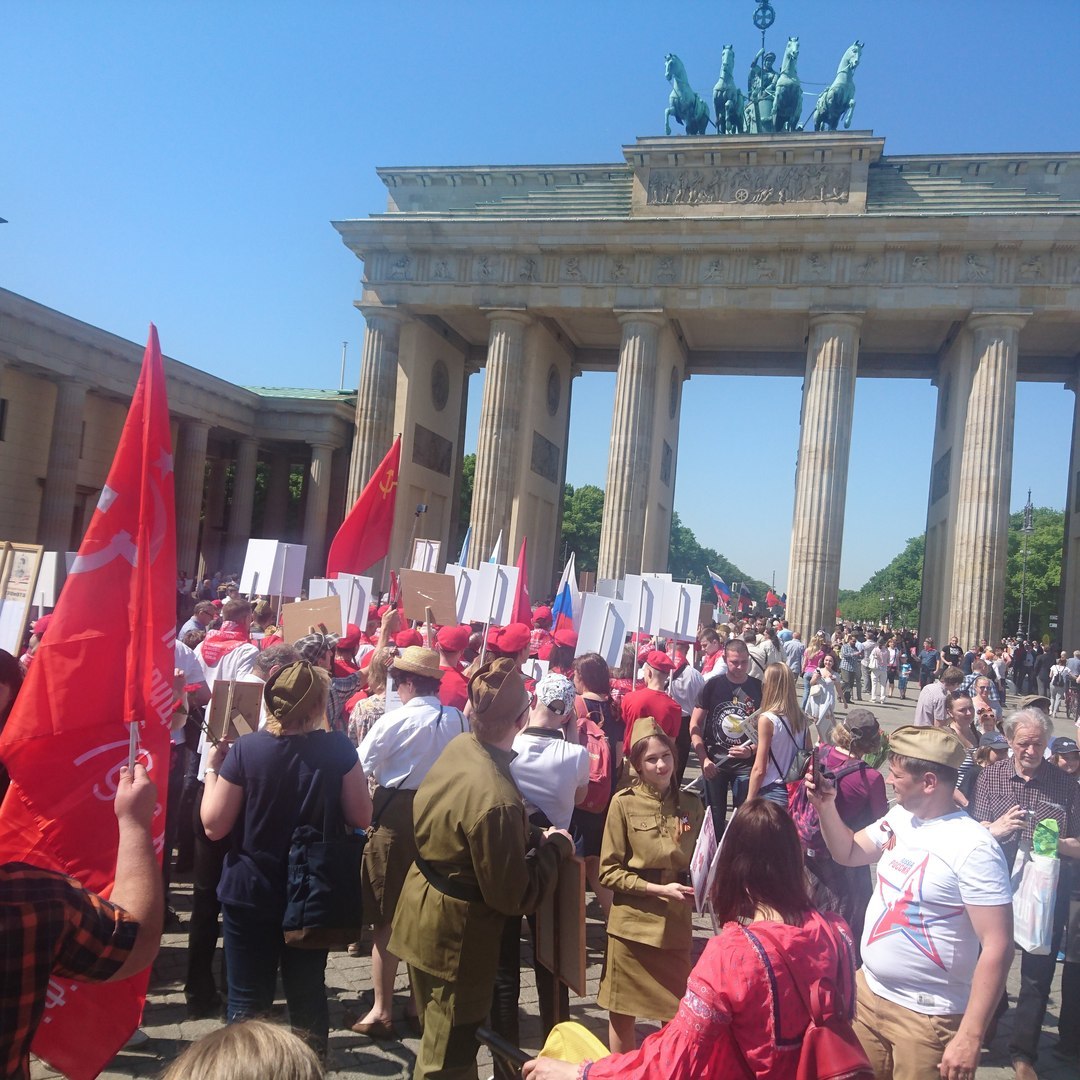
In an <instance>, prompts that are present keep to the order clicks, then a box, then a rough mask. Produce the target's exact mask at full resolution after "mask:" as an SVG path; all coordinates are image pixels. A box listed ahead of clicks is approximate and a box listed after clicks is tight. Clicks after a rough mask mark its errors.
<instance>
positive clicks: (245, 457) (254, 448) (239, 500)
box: [223, 439, 288, 570]
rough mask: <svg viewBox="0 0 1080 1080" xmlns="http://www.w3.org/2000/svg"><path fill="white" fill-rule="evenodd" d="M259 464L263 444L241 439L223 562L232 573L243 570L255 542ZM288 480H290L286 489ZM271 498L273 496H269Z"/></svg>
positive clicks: (237, 446)
mask: <svg viewBox="0 0 1080 1080" xmlns="http://www.w3.org/2000/svg"><path fill="white" fill-rule="evenodd" d="M258 464H259V444H258V441H257V440H255V439H240V440H238V442H237V445H236V469H235V472H234V474H233V489H232V504H231V506H230V507H229V532H228V537H227V540H226V543H225V551H224V554H223V558H225V559H226V560H227V561H228V564H229V565H228V567H226V569H228V570H240V569H241V568H242V567H243V565H244V555H245V554H246V553H247V542H248V540H250V539H251V510H252V507H253V505H254V501H255V469H256V467H257V466H258ZM287 484H288V479H287V478H286V485H287ZM267 495H268V498H269V493H267Z"/></svg>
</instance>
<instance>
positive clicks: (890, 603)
mask: <svg viewBox="0 0 1080 1080" xmlns="http://www.w3.org/2000/svg"><path fill="white" fill-rule="evenodd" d="M895 599H896V597H895V596H891V595H890V597H889V629H890V630H891V629H892V625H893V618H892V606H893V601H894V600H895Z"/></svg>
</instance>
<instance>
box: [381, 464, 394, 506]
mask: <svg viewBox="0 0 1080 1080" xmlns="http://www.w3.org/2000/svg"><path fill="white" fill-rule="evenodd" d="M396 487H397V478H396V477H395V476H394V470H393V469H388V470H387V472H386V475H385V476H384V477H383V478H382V483H381V484H379V490H380V491H381V492H382V496H383V498H384V499H385V498H386V497H387V496H388V495H389V494H390V492H391V491H393V490H394V488H396Z"/></svg>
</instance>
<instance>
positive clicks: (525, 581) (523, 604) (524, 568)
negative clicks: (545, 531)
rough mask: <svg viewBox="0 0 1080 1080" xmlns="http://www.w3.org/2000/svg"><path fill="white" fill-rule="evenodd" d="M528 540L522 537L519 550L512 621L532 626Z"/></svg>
mask: <svg viewBox="0 0 1080 1080" xmlns="http://www.w3.org/2000/svg"><path fill="white" fill-rule="evenodd" d="M527 542H528V537H525V536H523V537H522V538H521V550H520V551H519V552H518V557H517V569H518V585H517V597H516V598H515V600H514V614H513V616H512V617H511V619H510V621H511V622H519V623H524V624H525V625H526V626H532V601H531V600H530V599H529V563H528V560H527V558H526V555H525V545H526V543H527Z"/></svg>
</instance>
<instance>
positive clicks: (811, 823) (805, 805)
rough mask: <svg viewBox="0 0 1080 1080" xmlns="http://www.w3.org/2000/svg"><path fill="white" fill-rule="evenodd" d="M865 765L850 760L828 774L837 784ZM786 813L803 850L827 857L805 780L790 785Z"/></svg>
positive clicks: (819, 824) (826, 848)
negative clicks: (847, 763) (793, 824)
mask: <svg viewBox="0 0 1080 1080" xmlns="http://www.w3.org/2000/svg"><path fill="white" fill-rule="evenodd" d="M814 753H815V754H816V753H819V750H815V751H814ZM866 767H867V765H866V762H865V761H858V760H857V761H852V762H851V764H850V765H845V766H844V767H843V768H841V769H837V770H836V772H835V773H830V774H829V776H830V777H831V779H832V782H833V783H834V784H836V785H838V786H839V784H840V780H841V779H842V778H843V777H845V776H847V775H848V773H853V772H855V771H856V770H857V769H865V768H866ZM788 813H789V814H790V815H791V820H792V821H794V822H795V830H796V832H798V834H799V840H800V841H802V846H803V851H806V852H810V853H812V854H813V855H814V856H816V857H818V858H821V857H828V855H829V849H828V847H827V846H826V844H825V837H824V836H822V835H821V821H820V819H819V818H818V812H817V810H816V809H815V807H814V804H813V803H812V802H811V801H810V798H809V796H808V795H807V794H806V781H805V780H800V781H799V782H798V783H797V784H792V785H791V794H790V796H789V797H788Z"/></svg>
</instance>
